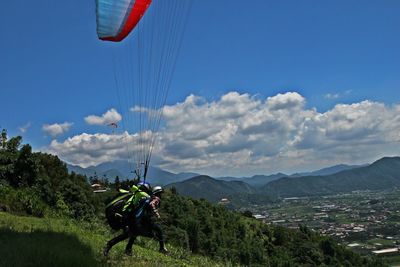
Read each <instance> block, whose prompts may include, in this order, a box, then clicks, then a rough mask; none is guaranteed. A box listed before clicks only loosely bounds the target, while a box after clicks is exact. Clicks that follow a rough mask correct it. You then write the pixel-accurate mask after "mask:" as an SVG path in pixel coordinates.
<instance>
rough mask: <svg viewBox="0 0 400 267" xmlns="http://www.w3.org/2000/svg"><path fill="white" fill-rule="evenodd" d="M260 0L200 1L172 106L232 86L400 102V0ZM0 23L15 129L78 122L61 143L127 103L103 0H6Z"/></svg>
mask: <svg viewBox="0 0 400 267" xmlns="http://www.w3.org/2000/svg"><path fill="white" fill-rule="evenodd" d="M250 2H251V4H250ZM250 2H249V3H247V2H244V1H242V0H241V1H239V0H229V1H223V0H219V1H215V0H201V1H200V0H195V1H194V5H193V9H192V12H191V15H190V19H189V23H188V26H187V31H186V34H185V37H184V40H183V47H182V51H181V53H180V55H179V62H178V65H177V69H176V72H175V75H174V79H173V84H172V87H171V88H172V89H171V92H170V94H169V97H168V101H167V102H168V104H169V105H174V104H176V103H177V102H183V101H185V99H186V97H187V96H189V95H190V94H194V95H197V96H200V97H203V98H205V99H206V101H209V102H212V101H219V99H220V98H221V97H222V96H223V95H225V94H227V93H229V92H232V91H237V92H239V93H240V94H249V95H250V96H257V97H259V98H261V99H266V98H268V97H273V96H276V95H277V94H279V93H285V92H297V93H298V94H299V95H301V96H302V97H303V98H304V99H305V102H306V104H305V109H311V108H313V107H315V108H316V109H317V111H318V112H320V113H324V112H327V111H329V110H331V109H333V108H334V107H335V105H336V104H338V103H343V104H351V103H359V102H361V101H363V100H369V101H373V102H378V103H382V104H384V105H386V106H388V107H390V106H393V105H396V104H398V103H399V100H400V99H399V93H398V92H399V90H400V78H399V73H400V63H399V62H400V27H399V25H400V16H398V12H399V10H400V2H399V1H397V0H392V1H390V0H383V1H373V0H364V1H351V0H346V1H344V0H338V1H316V0H315V1H310V0H304V1H296V0H292V1H287V0H284V1H266V0H252V1H250ZM0 32H1V34H2V41H1V42H0V92H1V106H2V108H1V110H2V112H1V113H0V125H1V126H2V127H5V128H7V129H8V130H9V133H10V134H11V135H14V134H20V131H19V130H18V128H19V127H21V126H24V125H25V126H26V125H30V127H29V129H28V130H27V131H26V132H25V133H23V136H24V139H25V141H27V142H29V143H31V144H33V146H34V147H35V148H37V149H38V148H43V147H46V146H48V145H49V144H50V142H51V140H52V139H53V138H51V136H49V135H48V134H47V135H46V134H45V133H44V132H43V130H42V127H43V125H44V124H53V123H64V122H70V123H73V125H72V126H71V127H70V129H69V131H68V132H66V133H63V134H61V135H59V136H57V140H58V142H63V140H65V139H66V138H67V137H72V136H76V135H80V134H81V133H83V132H86V133H92V134H94V133H96V132H99V131H102V129H101V127H96V126H91V125H88V124H87V123H85V121H84V118H85V117H86V116H88V115H93V114H95V115H101V114H104V113H105V112H106V111H107V110H110V109H111V108H115V107H116V106H117V104H116V96H115V91H114V89H113V88H114V86H115V84H114V80H113V75H112V58H111V55H110V53H108V51H109V46H110V44H106V43H104V42H101V41H99V40H98V39H97V36H96V19H95V1H94V0H93V1H81V0H70V1H50V0H35V1H23V0H13V1H5V3H2V7H1V9H0ZM365 160H367V159H365ZM360 161H362V160H361V159H360ZM321 164H322V163H321ZM171 168H172V167H171ZM178 169H179V168H178Z"/></svg>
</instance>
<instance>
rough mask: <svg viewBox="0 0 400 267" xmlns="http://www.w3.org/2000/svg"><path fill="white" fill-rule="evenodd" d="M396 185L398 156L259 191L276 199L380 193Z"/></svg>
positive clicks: (399, 169)
mask: <svg viewBox="0 0 400 267" xmlns="http://www.w3.org/2000/svg"><path fill="white" fill-rule="evenodd" d="M398 186H400V157H392V158H389V157H386V158H382V159H380V160H378V161H376V162H374V163H372V164H371V165H368V166H365V167H360V168H355V169H350V170H345V171H341V172H338V173H335V174H331V175H326V176H305V177H298V178H292V177H285V178H281V179H279V180H276V181H272V182H270V183H268V184H267V185H266V186H264V187H263V188H262V191H263V192H264V193H267V194H276V195H279V196H280V197H293V196H312V195H324V194H325V195H326V194H336V193H345V192H351V191H355V190H383V189H390V188H393V187H398Z"/></svg>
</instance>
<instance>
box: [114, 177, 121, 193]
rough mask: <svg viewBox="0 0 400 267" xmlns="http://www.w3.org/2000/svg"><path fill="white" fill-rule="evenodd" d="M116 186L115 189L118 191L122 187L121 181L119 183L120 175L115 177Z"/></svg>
mask: <svg viewBox="0 0 400 267" xmlns="http://www.w3.org/2000/svg"><path fill="white" fill-rule="evenodd" d="M114 184H115V189H116V190H117V191H118V189H119V187H120V181H119V176H118V175H117V176H116V177H115V180H114Z"/></svg>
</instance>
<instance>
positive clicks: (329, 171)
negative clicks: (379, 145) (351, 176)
mask: <svg viewBox="0 0 400 267" xmlns="http://www.w3.org/2000/svg"><path fill="white" fill-rule="evenodd" d="M365 166H368V164H365V165H346V164H339V165H335V166H332V167H327V168H323V169H320V170H316V171H312V172H300V173H294V174H292V175H290V177H301V176H318V175H330V174H335V173H338V172H341V171H345V170H351V169H355V168H360V167H365Z"/></svg>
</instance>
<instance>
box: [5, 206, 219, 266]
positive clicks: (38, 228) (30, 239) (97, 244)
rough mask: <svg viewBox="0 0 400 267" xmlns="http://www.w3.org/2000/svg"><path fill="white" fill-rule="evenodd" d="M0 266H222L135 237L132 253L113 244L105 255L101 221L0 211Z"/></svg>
mask: <svg viewBox="0 0 400 267" xmlns="http://www.w3.org/2000/svg"><path fill="white" fill-rule="evenodd" d="M0 236H1V240H2V242H0V266H4V267H6V266H12V267H19V266H21V267H22V266H41V267H47V266H48V267H53V266H58V267H62V266H65V267H69V266H88V267H94V266H146V267H147V266H150V267H151V266H210V267H212V266H224V265H223V264H221V263H218V262H215V261H212V260H210V259H208V258H206V257H202V256H196V255H192V254H190V253H187V252H185V251H184V250H183V249H179V248H175V247H172V246H168V249H169V251H170V254H169V255H168V256H167V255H163V254H161V253H158V251H157V248H158V245H157V244H156V242H155V241H150V240H149V239H143V238H142V239H141V240H138V242H137V243H138V244H139V245H135V246H134V253H135V254H134V256H132V257H128V256H125V255H124V253H123V252H124V245H123V244H120V245H117V246H115V248H113V250H112V251H111V253H110V255H109V256H108V257H107V258H105V257H104V256H103V255H102V248H103V246H104V244H105V243H106V242H107V240H108V239H109V238H111V236H112V234H111V233H110V232H109V231H108V229H107V228H105V226H104V225H102V224H98V223H97V224H96V223H94V224H93V222H92V223H88V222H77V221H73V220H70V219H51V218H46V219H40V218H34V217H24V216H15V215H11V214H8V213H3V212H0Z"/></svg>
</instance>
